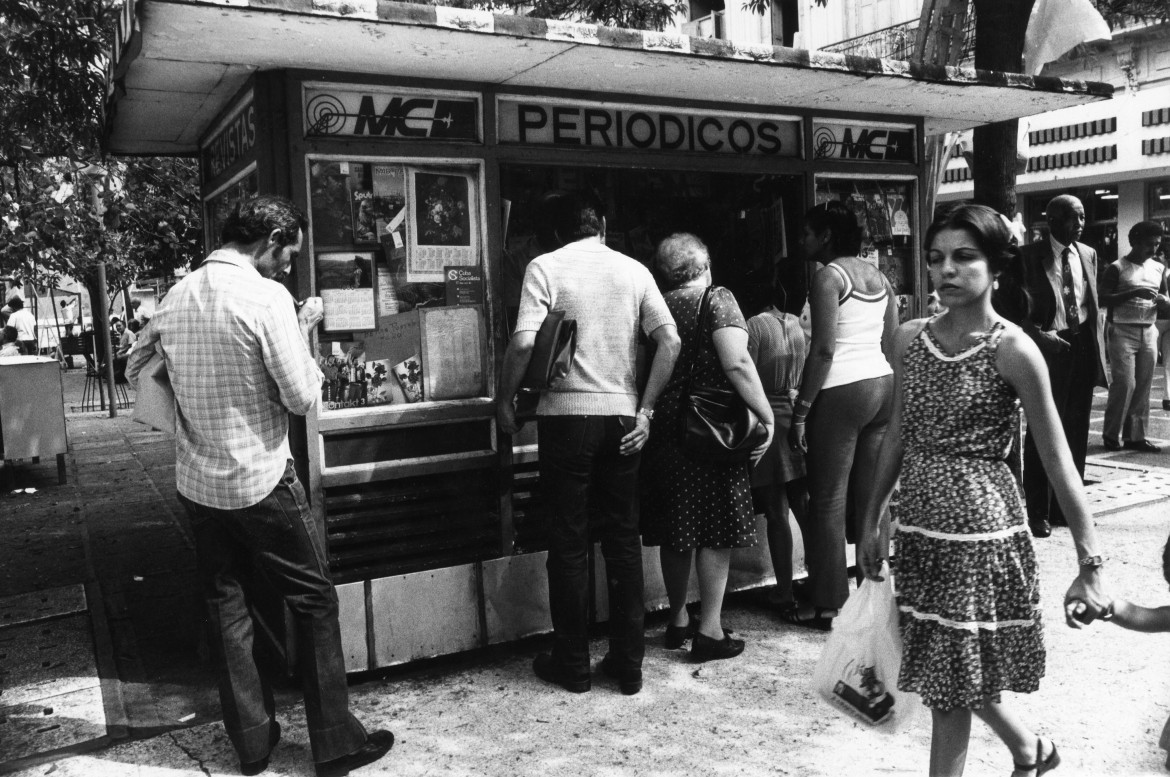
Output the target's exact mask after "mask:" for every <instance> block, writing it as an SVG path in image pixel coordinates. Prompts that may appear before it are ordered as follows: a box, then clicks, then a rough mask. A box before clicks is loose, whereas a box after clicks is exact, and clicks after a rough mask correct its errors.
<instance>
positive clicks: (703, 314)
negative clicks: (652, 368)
mask: <svg viewBox="0 0 1170 777" xmlns="http://www.w3.org/2000/svg"><path fill="white" fill-rule="evenodd" d="M714 289H715V286H714V284H712V285H710V286H708V287H707V288H705V289H703V296H702V297H701V298H700V299H699V313H698V318H696V319H695V330H694V332H695V335H694V340H695V350H694V352H693V353H692V354H691V363H690V365H689V366H688V367H687V390H688V391H689V390H690V386H691V383H692V382H694V379H695V365H696V364H697V363H698V361H699V353H700V352H701V351H702V349H703V341H702V340H701V339H700V338H701V337H702V334H703V323H704V322H705V321H706V320H707V311H709V310H710V309H711V292H712V291H713V290H714Z"/></svg>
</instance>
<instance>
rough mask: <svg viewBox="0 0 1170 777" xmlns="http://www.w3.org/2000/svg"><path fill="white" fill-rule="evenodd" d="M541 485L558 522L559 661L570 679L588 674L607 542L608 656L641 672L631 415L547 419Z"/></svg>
mask: <svg viewBox="0 0 1170 777" xmlns="http://www.w3.org/2000/svg"><path fill="white" fill-rule="evenodd" d="M538 423H539V439H540V480H541V490H542V492H543V494H544V495H545V499H546V500H547V502H548V504H549V507H550V511H551V516H550V518H551V520H550V523H549V532H548V544H549V548H548V600H549V610H550V611H551V613H552V623H553V633H554V638H555V645H554V648H553V659H554V660H555V661H556V662H557V663H558V664H560V665H561V667H562V668H563V670H564V672H565V673H566V675H567V676H569V677H573V678H584V677H587V676H588V675H589V594H590V591H589V547H590V543H591V542H592V541H593V536H591V532H590V528H591V521H590V513H592V514H593V519H594V520H593V521H592V528H593V529H594V535H595V536H596V537H597V538H598V539H600V540H601V553H602V555H603V556H604V557H605V574H606V578H607V581H608V585H609V629H610V640H609V652H610V655H611V656H612V657H613V659H612V660H613V661H615V662H616V664H617V667H618V668H619V669H640V668H641V666H642V658H643V656H644V655H645V652H646V636H645V633H644V625H645V616H646V612H645V605H644V602H643V598H642V541H641V536H640V534H639V532H638V518H637V512H636V510H635V507H634V501H635V500H634V497H635V493H636V488H637V479H638V463H639V460H640V458H641V455H640V454H633V455H630V456H623V455H621V454H620V453H619V452H618V449H619V446H620V444H621V439H622V437H623V436H624V435H626V434H627V433H628V432H630V431H633V429H634V419H633V417H631V416H541V417H540V418H539V420H538Z"/></svg>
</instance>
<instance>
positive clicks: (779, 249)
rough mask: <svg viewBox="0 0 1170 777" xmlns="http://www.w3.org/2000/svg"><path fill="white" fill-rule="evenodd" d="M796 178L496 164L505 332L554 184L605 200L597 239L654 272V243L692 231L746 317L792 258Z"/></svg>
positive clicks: (799, 209)
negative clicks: (541, 208)
mask: <svg viewBox="0 0 1170 777" xmlns="http://www.w3.org/2000/svg"><path fill="white" fill-rule="evenodd" d="M803 181H804V179H803V178H802V177H800V176H793V175H748V174H738V173H724V172H713V171H695V170H640V169H629V168H622V169H612V168H586V167H563V166H558V167H545V166H537V165H515V166H504V167H502V168H501V193H502V196H503V199H504V210H505V213H506V214H507V218H506V224H505V232H504V256H503V257H502V261H501V263H500V267H501V271H500V272H501V287H502V292H503V302H504V306H505V310H506V313H507V317H508V331H509V332H510V331H511V328H512V327H513V326H514V325H515V321H516V311H517V309H518V307H519V304H520V290H521V286H522V283H523V280H524V270H525V268H526V267H527V266H528V262H530V261H531V260H532V259H533V258H535V257H536V256H539V255H540V254H541V253H543V252H544V250H545V249H544V248H543V247H542V243H541V240H540V235H539V230H540V224H538V223H537V221H536V203H537V200H538V198H539V197H540V196H541V195H542V194H543V193H544V192H546V191H549V190H553V189H580V188H592V189H594V190H595V191H597V192H598V193H599V194H600V195H601V196H602V197H603V198H604V199H605V205H606V211H607V213H606V235H605V241H606V244H607V245H608V246H609V247H610V248H612V249H614V250H615V251H620V252H621V253H623V254H626V255H627V256H630V257H633V258H634V259H636V260H638V261H639V262H641V263H642V264H644V265H646V267H648V268H649V269H650V270H651V271H653V270H654V251H655V249H656V247H657V245H658V243H659V242H660V241H661V240H662V239H663V238H665V237H667V236H668V235H670V234H672V233H674V232H691V233H694V234H695V235H697V236H698V237H699V239H701V240H702V241H703V242H704V243H705V244H706V245H707V248H708V250H709V251H710V254H711V267H712V273H713V275H714V278H715V282H716V283H718V284H720V285H721V286H726V287H727V288H729V289H731V291H732V292H733V293H734V294H735V296H736V299H737V300H739V303H740V307H742V308H743V311H744V313H745V314H747V315H751V314H752V313H754V312H756V311H755V310H754V309H753V308H757V307H761V306H762V305H761V303H764V304H766V303H767V302H770V300H766V301H765V300H758V299H757V297H758V296H759V294H758V288H759V286H760V281H761V280H771V279H772V278H773V277H774V274H775V271H776V266H777V265H778V264H780V263H782V262H795V261H801V257H800V256H799V253H800V239H799V232H798V230H799V229H800V220H801V216H802V215H803V213H804V211H803V204H804V194H803Z"/></svg>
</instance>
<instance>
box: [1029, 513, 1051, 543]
mask: <svg viewBox="0 0 1170 777" xmlns="http://www.w3.org/2000/svg"><path fill="white" fill-rule="evenodd" d="M1028 528H1029V529H1031V530H1032V536H1033V537H1039V538H1040V539H1044V538H1045V537H1051V536H1052V524H1050V523H1049V522H1048V519H1047V518H1029V519H1028Z"/></svg>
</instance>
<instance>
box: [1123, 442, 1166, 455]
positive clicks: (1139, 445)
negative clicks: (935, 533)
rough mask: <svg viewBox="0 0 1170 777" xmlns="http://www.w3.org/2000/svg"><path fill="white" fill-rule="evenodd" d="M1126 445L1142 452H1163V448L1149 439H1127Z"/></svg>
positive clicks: (1132, 449)
mask: <svg viewBox="0 0 1170 777" xmlns="http://www.w3.org/2000/svg"><path fill="white" fill-rule="evenodd" d="M1125 447H1126V448H1129V449H1130V450H1131V451H1140V452H1142V453H1161V452H1162V449H1161V448H1159V447H1158V446H1157V445H1154V444H1153V443H1152V442H1150V441H1149V440H1126V441H1125Z"/></svg>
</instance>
